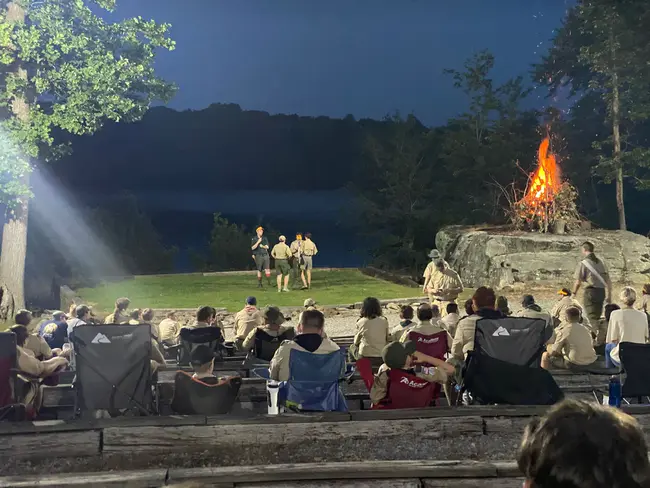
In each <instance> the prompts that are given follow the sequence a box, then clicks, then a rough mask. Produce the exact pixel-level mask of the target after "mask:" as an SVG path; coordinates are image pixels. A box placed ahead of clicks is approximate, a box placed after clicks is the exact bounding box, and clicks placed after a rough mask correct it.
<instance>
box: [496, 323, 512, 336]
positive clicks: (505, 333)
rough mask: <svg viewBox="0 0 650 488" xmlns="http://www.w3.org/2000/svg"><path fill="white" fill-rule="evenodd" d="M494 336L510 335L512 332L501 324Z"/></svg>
mask: <svg viewBox="0 0 650 488" xmlns="http://www.w3.org/2000/svg"><path fill="white" fill-rule="evenodd" d="M492 335H493V336H495V337H496V336H509V335H510V332H508V331H507V330H506V329H505V328H504V327H503V326H499V328H498V329H497V330H495V331H494V334H492Z"/></svg>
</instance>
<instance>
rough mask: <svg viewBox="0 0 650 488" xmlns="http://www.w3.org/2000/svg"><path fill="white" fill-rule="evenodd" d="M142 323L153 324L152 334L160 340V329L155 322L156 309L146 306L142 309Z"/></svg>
mask: <svg viewBox="0 0 650 488" xmlns="http://www.w3.org/2000/svg"><path fill="white" fill-rule="evenodd" d="M141 317H142V321H141V322H140V323H142V324H148V325H150V326H151V335H152V336H153V338H154V339H156V340H157V341H160V332H159V331H158V326H157V325H155V324H154V323H153V318H154V311H153V309H151V308H145V309H144V310H143V311H142V315H141Z"/></svg>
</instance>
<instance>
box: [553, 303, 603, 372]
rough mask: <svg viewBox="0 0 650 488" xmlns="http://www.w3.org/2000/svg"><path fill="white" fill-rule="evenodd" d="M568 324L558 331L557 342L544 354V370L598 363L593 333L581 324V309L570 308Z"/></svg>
mask: <svg viewBox="0 0 650 488" xmlns="http://www.w3.org/2000/svg"><path fill="white" fill-rule="evenodd" d="M564 314H565V317H566V322H562V323H561V324H560V326H559V327H558V328H557V329H556V337H555V342H554V343H553V344H550V345H548V346H547V347H546V351H545V352H544V354H542V368H544V369H550V368H558V369H571V368H572V367H578V368H579V367H580V366H589V365H591V364H593V363H594V362H595V361H596V358H597V355H596V351H595V350H594V345H593V340H592V337H591V331H590V330H589V329H588V328H587V327H586V326H584V325H582V324H581V323H580V316H581V313H580V309H578V308H576V307H569V308H567V309H566V310H565V312H564Z"/></svg>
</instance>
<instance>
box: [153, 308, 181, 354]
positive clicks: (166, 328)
mask: <svg viewBox="0 0 650 488" xmlns="http://www.w3.org/2000/svg"><path fill="white" fill-rule="evenodd" d="M158 333H159V334H160V337H159V339H160V342H162V343H163V344H167V345H168V346H173V345H176V344H178V335H179V334H180V333H181V326H180V324H179V323H178V321H177V320H176V313H175V312H174V311H173V310H172V311H169V312H167V315H166V316H165V318H164V319H163V320H162V321H161V322H160V323H159V324H158Z"/></svg>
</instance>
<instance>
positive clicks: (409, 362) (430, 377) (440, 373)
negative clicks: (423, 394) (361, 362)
mask: <svg viewBox="0 0 650 488" xmlns="http://www.w3.org/2000/svg"><path fill="white" fill-rule="evenodd" d="M427 306H428V305H427ZM381 356H382V359H383V361H384V364H382V365H381V366H380V368H379V371H378V373H377V374H376V375H375V381H374V382H373V384H372V388H371V389H370V401H371V402H372V403H373V405H377V404H379V403H381V402H382V401H383V400H384V399H385V398H386V395H388V383H389V379H388V371H389V370H391V369H401V370H403V371H405V372H407V373H410V374H413V375H415V376H417V377H418V378H421V379H423V380H426V381H429V382H431V383H440V384H444V383H445V381H447V375H451V374H453V373H454V367H453V366H452V365H450V364H448V363H446V362H444V361H442V360H440V359H437V358H434V357H431V356H428V355H426V354H422V353H421V352H418V351H416V350H415V343H414V342H413V341H406V342H401V343H400V342H391V343H390V344H388V345H386V347H384V348H383V350H382V351H381ZM417 363H422V364H430V365H433V367H431V368H427V372H426V373H424V372H416V371H415V369H414V367H415V365H416V364H417Z"/></svg>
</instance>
